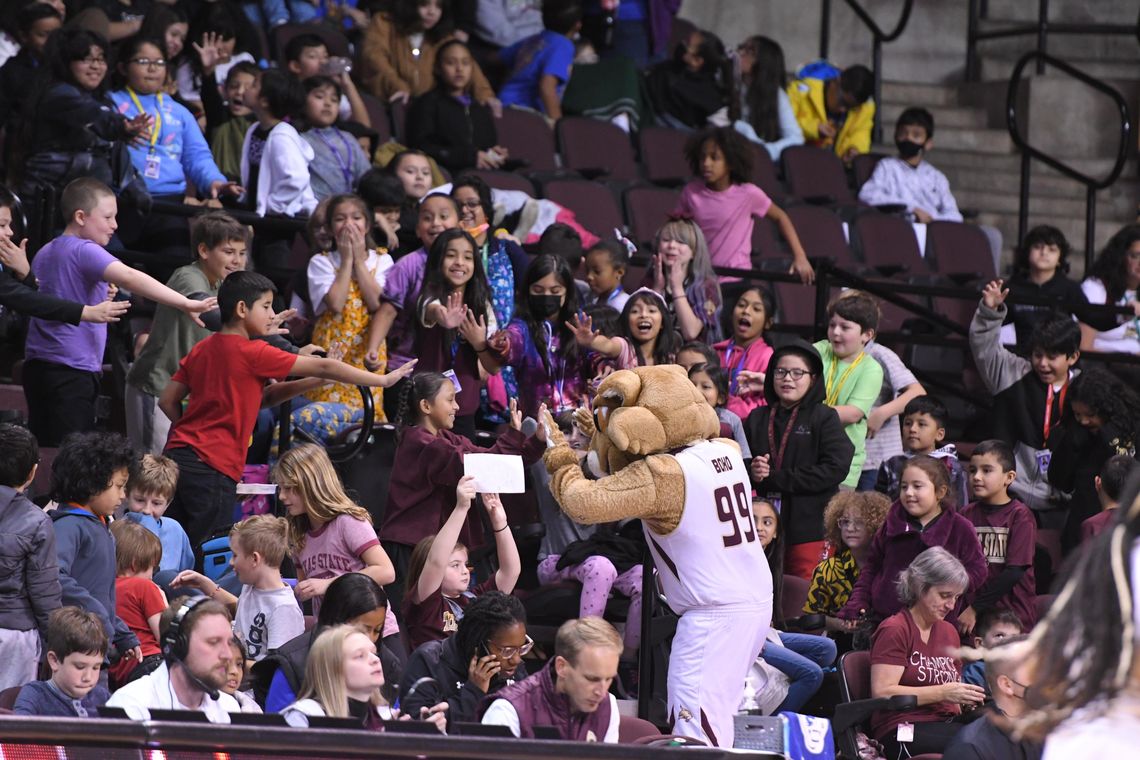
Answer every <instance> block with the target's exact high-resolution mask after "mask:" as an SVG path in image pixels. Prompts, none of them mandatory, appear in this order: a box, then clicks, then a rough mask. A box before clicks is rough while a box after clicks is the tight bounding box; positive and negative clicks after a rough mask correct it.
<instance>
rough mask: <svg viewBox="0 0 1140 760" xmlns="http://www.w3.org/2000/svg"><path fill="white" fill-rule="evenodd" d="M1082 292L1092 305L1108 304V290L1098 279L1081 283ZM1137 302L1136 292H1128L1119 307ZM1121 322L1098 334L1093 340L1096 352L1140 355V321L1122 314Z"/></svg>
mask: <svg viewBox="0 0 1140 760" xmlns="http://www.w3.org/2000/svg"><path fill="white" fill-rule="evenodd" d="M1081 292H1083V293H1084V294H1085V298H1087V299H1089V303H1091V304H1104V303H1107V302H1108V289H1107V288H1105V287H1104V283H1103V282H1101V281H1100V280H1098V279H1097V278H1096V277H1089V278H1088V279H1087V280H1085V281H1084V282H1082V283H1081ZM1135 300H1136V291H1135V290H1126V291H1124V295H1123V296H1122V297H1121V299H1120V300H1119V301H1117V302H1116V305H1117V306H1127V305H1128V304H1130V303H1132V302H1133V301H1135ZM1117 319H1119V320H1126V321H1121V323H1120V324H1119V325H1117V326H1116V327H1114V328H1112V329H1111V330H1105V331H1104V332H1098V333H1097V334H1096V338H1095V339H1094V340H1093V350H1094V351H1105V352H1110V351H1112V352H1118V353H1122V354H1140V319H1137V318H1136V317H1128V316H1127V315H1124V314H1121V315H1120V316H1118V317H1117Z"/></svg>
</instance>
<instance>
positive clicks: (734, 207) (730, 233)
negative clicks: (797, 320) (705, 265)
mask: <svg viewBox="0 0 1140 760" xmlns="http://www.w3.org/2000/svg"><path fill="white" fill-rule="evenodd" d="M685 158H686V159H687V160H688V162H689V167H690V168H691V169H692V171H693V174H695V175H697V176H699V177H700V178H701V179H699V180H693V181H692V182H690V183H689V184H687V185H685V189H684V190H683V191H682V192H681V201H680V204H679V205H678V207H677V209H678V211H679V212H680V213H682V214H688V215H690V216H692V217H693V219H694V220H695V221H696V223H697V224H698V225H700V227H701V230H703V231H704V233H705V237H706V238H708V242H709V253H710V254H712V262H713V264H714V265H716V266H722V267H733V268H736V269H751V268H752V226H753V224H754V222H753V217H756V218H761V217H767V218H769V219H771V220H772V221H773V222H775V223H776V226H777V227H779V228H780V234H781V235H783V237H784V240H786V241H787V243H788V247H789V248H791V249H792V266H791V269H790V270H789V272H790V273H791V274H794V275H798V276H799V278H800V279H801V280H802V281H803V282H804V283H810V282H812V280H814V279H815V272H814V271H813V270H812V268H811V264H810V263H808V260H807V254H805V253H804V249H803V246H802V245H800V239H799V236H798V235H796V228H795V227H794V226H792V221H791V219H789V218H788V215H787V214H785V213H784V210H783V209H781V208H780V207H779V206H777V205H776V204H774V203H772V199H771V198H769V197H768V196H767V195H765V193H764V191H763V190H761V189H760V188H759V187H757V186H756V185H754V184H752V183H751V182H749V181H748V178H749V177H751V176H752V148H751V146H750V144H749V142H748V140H747V139H746V138H745V137H743V136H742V135H741V134H740V133H739V132H737V131H736V130H734V129H732V128H731V127H721V128H717V129H710V130H706V131H704V132H701V133H699V134H697V135H696V136H694V137H693V138H691V139H690V140H689V142H688V144H687V145H686V146H685ZM735 279H737V278H735V277H725V278H722V280H735Z"/></svg>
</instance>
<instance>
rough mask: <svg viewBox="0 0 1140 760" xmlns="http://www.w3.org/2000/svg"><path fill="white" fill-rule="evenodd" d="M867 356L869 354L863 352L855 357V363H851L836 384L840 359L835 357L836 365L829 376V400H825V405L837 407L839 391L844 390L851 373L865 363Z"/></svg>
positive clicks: (832, 367)
mask: <svg viewBox="0 0 1140 760" xmlns="http://www.w3.org/2000/svg"><path fill="white" fill-rule="evenodd" d="M866 355H867V352H866V351H863V352H861V353H860V354H859V355H858V356H857V357H855V361H853V362H851V366H849V367H848V368H847V369H845V370H843V374H842V375H840V376H839V382H838V383H837V382H835V375H836V373H837V372H839V357H838V356H837V357H835V363H834V364H832V365H831V372H829V373H828V375H827V398H826V399H825V403H826V404H827V405H828V406H835V402H836V401H838V400H839V391H840V390H842V389H843V385H844V383H846V382H847V378H848V377H850V376H851V373H852V372H853V371H854V370H855V368H856V367H858V366H859V362H861V361H863V357H865V356H866Z"/></svg>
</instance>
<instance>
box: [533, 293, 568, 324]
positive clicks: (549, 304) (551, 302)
mask: <svg viewBox="0 0 1140 760" xmlns="http://www.w3.org/2000/svg"><path fill="white" fill-rule="evenodd" d="M526 305H527V307H528V308H530V313H531V315H533V316H534V318H535V319H546V318H547V317H552V316H554V315H555V314H557V313H558V310H559V309H560V308H562V296H552V295H548V294H545V293H544V294H541V295H539V294H537V293H527V296H526Z"/></svg>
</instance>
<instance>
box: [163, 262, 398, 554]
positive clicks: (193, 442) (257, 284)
mask: <svg viewBox="0 0 1140 760" xmlns="http://www.w3.org/2000/svg"><path fill="white" fill-rule="evenodd" d="M275 292H276V288H275V287H274V286H273V283H272V282H271V281H270V280H269V279H268V278H266V277H264V276H263V275H260V274H257V273H256V272H246V271H241V272H234V273H232V274H230V275H229V276H228V277H226V279H225V280H224V281H223V282H222V285H221V287H220V288H219V289H218V308H219V309H220V310H221V317H222V324H223V327H222V329H221V330H220V331H218V332H217V333H215V334H214V335H211V336H210V337H208V338H206V339H205V340H203V341H202V342H201V343H199V344H198V345H196V346H194V348H193V350H191V351H190V353H189V354H187V355H186V358H184V359H183V360H182V362H181V363H180V364H179V367H178V371H177V372H175V373H174V376H173V377H172V378H171V379H170V383H169V384H168V385H167V386H166V389H165V390H164V391H163V392H162V397H161V398H160V399H159V407H160V408H161V409H162V411H163V412H164V413H165V414H166V416H167V417H169V418H170V419H171V420H172V421H173V425H172V426H171V430H170V438H169V440H168V441H167V443H166V452H165V453H166V455H167V456H169V457H170V458H171V459H173V460H174V461H175V462H177V463H178V469H179V471H180V472H181V477H180V478H179V479H178V487H177V490H176V491H175V492H174V501H173V503H172V504H171V505H170V509H169V510H168V511H167V516H169V517H171V518H173V519H174V520H175V521H177V522H178V523H180V524H181V525H182V527H184V528H185V529H186V534H187V535H188V536H189V537H190V544H191V546H194V547H197V546H198V545H199V544H200V543H201V542H202V540H203V539H205V538H207V537H208V536H209V535H210V533H211V532H213V531H214V530H217V529H218V528H221V527H225V526H229V525H231V524H232V523H233V510H234V504H235V503H236V501H237V483H238V481H239V480H241V476H242V468H243V466H244V465H245V452H246V448H247V446H248V443H249V438H250V436H251V435H252V434H253V428H254V425H255V424H256V422H257V413H258V410H259V409H260V408H261V407H262V405H263V404H264V405H267V406H275V405H277V404H280V403H281V402H283V401H285V400H286V399H288V398H292V397H293V396H296V395H298V394H300V393H303V392H305V391H306V390H310V389H311V388H313V387H315V385H317V383H315V382H310V383H290V384H288V385H284V386H277V387H276V388H274V389H270V390H269V391H266V389H265V383H266V382H267V381H269V380H281V379H284V378H285V377H287V376H289V375H295V376H298V377H305V378H322V379H323V380H332V381H336V382H340V383H349V384H352V385H364V386H368V387H380V388H387V387H389V386H391V385H392V384H393V383H395V382H396V381H398V380H399V379H400V378H402V377H404V376H405V375H407V374H408V373H409V372H411V370H412V368H413V366H414V365H415V361H414V360H413V361H411V362H408V363H407V364H405V365H404V366H403V367H400V368H399V369H397V370H395V371H392V372H389V373H388V374H386V375H376V374H373V373H371V372H365V371H364V370H361V369H356V368H355V367H351V366H349V365H348V364H345V363H343V362H340V361H337V360H335V359H322V358H318V357H314V356H299V355H294V354H291V353H289V352H287V351H282V350H281V349H279V348H276V347H274V346H271V345H269V344H268V343H266V342H264V341H257V340H250V339H251V338H260V337H262V336H265V335H268V334H269V333H270V331H271V329H272V327H273V317H274V314H273V295H274V293H275ZM187 396H190V402H189V404H188V405H187V406H186V410H185V411H183V409H182V401H183V399H185V398H186V397H187Z"/></svg>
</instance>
